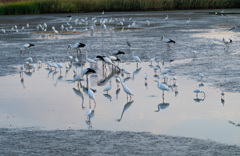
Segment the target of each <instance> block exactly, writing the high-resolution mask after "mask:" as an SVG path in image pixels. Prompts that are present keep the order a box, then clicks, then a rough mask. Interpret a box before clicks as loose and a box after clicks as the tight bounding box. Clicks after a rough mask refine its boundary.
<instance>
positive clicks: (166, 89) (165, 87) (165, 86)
mask: <svg viewBox="0 0 240 156" xmlns="http://www.w3.org/2000/svg"><path fill="white" fill-rule="evenodd" d="M154 81H155V82H157V87H158V88H159V89H161V90H162V98H163V101H164V91H169V88H168V86H167V85H166V84H163V83H160V82H159V81H158V80H154Z"/></svg>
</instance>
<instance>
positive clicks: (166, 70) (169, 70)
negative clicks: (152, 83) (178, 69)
mask: <svg viewBox="0 0 240 156" xmlns="http://www.w3.org/2000/svg"><path fill="white" fill-rule="evenodd" d="M173 68H174V67H173V66H172V67H171V68H170V69H165V70H163V71H162V73H161V75H164V74H167V73H169V72H171V71H172V70H173Z"/></svg>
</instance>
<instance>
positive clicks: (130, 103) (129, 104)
mask: <svg viewBox="0 0 240 156" xmlns="http://www.w3.org/2000/svg"><path fill="white" fill-rule="evenodd" d="M133 102H134V100H132V101H129V102H127V103H126V104H125V105H124V107H123V110H122V114H121V117H120V119H117V121H118V122H120V121H121V120H122V118H123V114H124V112H125V111H126V110H127V109H128V108H129V107H130V106H131V105H132V104H133Z"/></svg>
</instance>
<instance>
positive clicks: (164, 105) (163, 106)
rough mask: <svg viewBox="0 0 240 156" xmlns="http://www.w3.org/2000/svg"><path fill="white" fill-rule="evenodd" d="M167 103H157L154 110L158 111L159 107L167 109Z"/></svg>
mask: <svg viewBox="0 0 240 156" xmlns="http://www.w3.org/2000/svg"><path fill="white" fill-rule="evenodd" d="M169 105H170V104H169V103H164V102H163V103H159V104H158V109H157V110H155V112H159V111H160V110H161V109H167V108H168V107H169Z"/></svg>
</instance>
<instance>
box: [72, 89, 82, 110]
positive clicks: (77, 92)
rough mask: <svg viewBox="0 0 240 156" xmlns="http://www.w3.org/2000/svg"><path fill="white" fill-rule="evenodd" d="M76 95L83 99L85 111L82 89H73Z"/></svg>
mask: <svg viewBox="0 0 240 156" xmlns="http://www.w3.org/2000/svg"><path fill="white" fill-rule="evenodd" d="M73 91H74V93H75V94H76V95H77V96H79V97H80V98H81V99H82V109H85V107H84V96H83V93H82V92H81V90H80V89H76V88H73Z"/></svg>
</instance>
